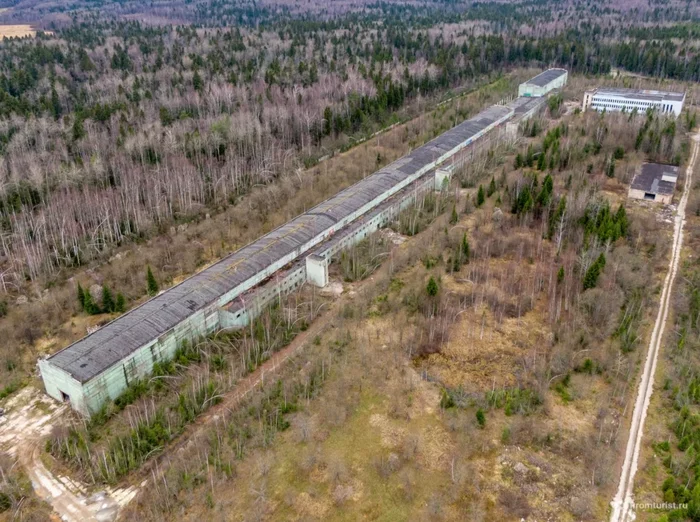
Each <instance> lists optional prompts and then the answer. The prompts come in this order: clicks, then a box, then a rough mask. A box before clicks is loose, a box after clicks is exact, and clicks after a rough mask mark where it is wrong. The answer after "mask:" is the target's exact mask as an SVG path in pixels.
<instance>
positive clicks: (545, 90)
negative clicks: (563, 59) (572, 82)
mask: <svg viewBox="0 0 700 522" xmlns="http://www.w3.org/2000/svg"><path fill="white" fill-rule="evenodd" d="M568 78H569V72H568V71H567V70H566V69H547V70H546V71H544V72H541V73H540V74H538V75H537V76H535V77H534V78H532V79H530V80H528V81H526V82H524V83H521V84H520V87H518V96H522V97H526V98H530V97H532V98H538V97H541V96H546V95H547V94H549V93H550V92H552V91H553V90H554V89H560V88H562V87H563V86H564V85H566V81H567V80H568Z"/></svg>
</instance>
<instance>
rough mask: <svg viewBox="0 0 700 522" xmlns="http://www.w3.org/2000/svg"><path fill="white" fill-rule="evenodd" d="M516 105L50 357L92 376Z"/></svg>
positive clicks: (429, 146) (475, 121) (476, 121)
mask: <svg viewBox="0 0 700 522" xmlns="http://www.w3.org/2000/svg"><path fill="white" fill-rule="evenodd" d="M509 112H510V109H508V108H507V107H502V106H493V107H489V108H488V109H486V110H484V111H482V112H481V113H479V114H477V115H476V116H474V117H473V118H470V119H468V120H465V121H464V122H462V123H460V124H459V125H457V126H456V127H454V128H452V129H450V130H449V131H447V132H445V133H443V134H442V135H440V136H438V137H437V138H435V139H433V140H432V141H430V142H428V143H426V144H425V145H423V146H422V147H419V148H417V149H415V150H413V151H412V152H410V153H409V154H407V155H406V156H404V157H402V158H400V159H398V160H397V161H395V162H393V163H391V164H389V165H387V166H386V167H384V168H382V169H380V170H378V171H377V172H375V173H374V174H371V175H370V176H367V177H366V178H364V179H363V180H362V181H359V182H358V183H355V184H354V185H352V186H350V187H348V188H346V189H344V190H342V191H340V192H339V193H338V194H336V195H335V196H333V197H331V198H329V199H327V200H326V201H324V202H322V203H320V204H318V205H316V206H315V207H314V208H312V209H311V210H309V211H308V212H306V213H304V214H302V215H300V216H298V217H296V218H294V219H292V220H291V221H288V222H287V223H285V224H284V225H282V226H280V227H279V228H277V229H275V230H273V231H271V232H269V233H268V234H266V235H264V236H262V237H261V238H259V239H257V240H256V241H254V242H252V243H250V244H248V245H246V246H245V247H243V248H241V249H240V250H237V251H236V252H234V253H232V254H230V255H228V256H227V257H225V258H223V259H221V260H220V261H218V262H217V263H215V264H213V265H212V266H210V267H208V268H206V269H204V270H202V271H201V272H199V273H197V274H195V275H193V276H192V277H190V278H188V279H186V280H184V281H183V282H182V283H180V284H178V285H176V286H173V287H172V288H170V289H168V290H166V291H165V292H163V293H161V294H160V295H158V296H156V297H153V298H152V299H150V300H148V301H146V302H145V303H143V304H142V305H140V306H137V307H136V308H134V309H132V310H130V311H129V312H127V313H125V314H124V315H122V316H121V317H119V318H117V319H115V320H113V321H111V322H110V323H108V324H106V325H105V326H103V327H102V328H100V329H99V330H97V331H95V332H93V333H91V334H89V335H88V336H86V337H84V338H82V339H80V340H79V341H76V342H75V343H73V344H71V345H70V346H68V347H66V348H64V349H63V350H61V351H59V352H57V353H55V354H54V355H52V356H51V357H49V359H48V361H49V362H50V363H51V364H52V365H54V366H56V367H58V368H60V369H62V370H64V371H66V372H67V373H69V374H70V375H71V376H73V377H74V378H75V379H76V380H78V381H79V382H83V383H84V382H87V381H89V380H90V379H92V378H94V377H96V376H98V375H100V374H101V373H102V372H104V371H105V370H107V369H108V368H110V367H112V366H114V365H115V364H117V363H118V362H119V361H121V360H123V359H124V358H126V357H128V356H129V355H130V354H132V353H133V352H135V351H136V350H138V349H139V348H141V347H142V346H144V345H146V344H148V343H149V342H151V341H153V340H155V339H157V338H158V337H160V336H161V335H163V334H164V333H166V332H168V331H169V330H171V329H172V328H173V327H175V326H176V325H178V324H179V323H181V322H182V321H183V320H185V319H187V318H188V317H189V316H191V315H192V314H193V313H195V312H196V311H198V310H201V309H202V308H204V307H206V306H208V305H211V304H212V303H214V302H215V301H216V300H217V299H220V298H221V297H222V296H223V295H224V294H225V293H227V292H229V291H231V290H233V289H234V288H236V287H237V286H239V285H241V284H242V283H245V282H246V281H248V280H249V279H251V278H252V277H254V276H256V275H257V274H259V273H260V272H261V271H262V270H264V269H266V268H267V267H269V266H270V265H271V264H272V263H274V262H276V261H279V260H281V259H282V258H284V257H285V256H287V255H289V254H291V253H293V252H294V251H295V250H296V249H298V248H300V247H301V246H302V245H304V244H305V243H307V242H308V241H310V240H311V239H313V238H314V237H316V236H317V235H318V234H319V233H320V232H322V231H324V230H327V229H328V228H330V227H332V226H333V225H334V224H335V223H337V222H338V221H340V220H341V219H343V218H344V217H346V216H348V215H350V214H352V213H353V212H355V211H357V210H359V209H360V208H361V207H363V206H364V205H366V204H367V203H369V202H371V201H372V200H374V199H375V198H376V197H378V196H380V195H381V194H383V193H384V192H386V191H388V190H389V189H391V188H392V187H394V186H395V185H396V184H398V183H400V182H401V181H403V180H405V179H406V177H408V176H410V175H411V174H413V173H415V172H417V171H418V170H419V169H421V168H422V167H425V166H426V165H427V164H429V163H431V162H433V161H435V160H436V159H437V158H438V157H439V156H441V155H443V154H445V153H446V152H449V151H450V150H452V149H454V148H455V147H457V146H458V145H459V144H461V143H463V142H464V141H466V140H468V139H469V138H471V137H473V136H474V135H476V134H477V133H479V132H481V131H482V130H484V129H485V128H486V127H488V126H489V125H490V124H492V123H494V122H495V121H497V120H498V119H499V118H502V117H505V116H507V115H508V113H509Z"/></svg>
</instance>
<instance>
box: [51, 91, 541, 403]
mask: <svg viewBox="0 0 700 522" xmlns="http://www.w3.org/2000/svg"><path fill="white" fill-rule="evenodd" d="M543 102H544V100H543V99H542V100H523V99H522V98H518V99H516V100H514V101H513V102H511V103H510V104H508V105H505V106H504V105H495V106H492V107H489V108H487V109H486V110H484V111H482V112H480V113H479V114H477V115H476V116H474V117H473V118H470V119H468V120H466V121H464V122H462V123H460V124H459V125H457V126H456V127H454V128H452V129H451V130H449V131H447V132H445V133H444V134H442V135H440V136H439V137H437V138H435V139H433V140H432V141H430V142H429V143H427V144H425V145H423V146H422V147H419V148H417V149H415V150H413V151H412V152H411V153H409V154H407V155H406V156H404V157H402V158H400V159H398V160H396V161H394V162H393V163H391V164H390V165H387V166H386V167H384V168H382V169H380V170H379V171H377V172H375V173H374V174H372V175H370V176H368V177H366V178H364V179H363V180H362V181H359V182H358V183H356V184H354V185H352V186H350V187H348V188H346V189H345V190H342V191H340V192H339V193H338V194H336V195H335V196H333V197H331V198H329V199H328V200H326V201H324V202H322V203H320V204H318V205H316V206H315V207H313V208H312V209H310V210H309V211H307V212H305V213H304V214H302V215H300V216H298V217H296V218H294V219H292V220H291V221H289V222H287V223H285V224H284V225H282V226H280V227H279V228H277V229H275V230H273V231H271V232H269V233H268V234H266V235H264V236H262V237H261V238H260V239H258V240H256V241H254V242H252V243H250V244H248V245H247V246H245V247H243V248H241V249H240V250H238V251H236V252H234V253H232V254H231V255H229V256H227V257H225V258H224V259H222V260H221V261H219V262H217V263H216V264H214V265H212V266H210V267H208V268H206V269H204V270H202V271H201V272H199V273H197V274H195V275H194V276H192V277H190V278H188V279H186V280H185V281H183V282H182V283H180V284H178V285H176V286H174V287H172V288H170V289H168V290H167V291H165V292H163V293H161V294H160V295H158V296H156V297H154V298H152V299H150V300H149V301H147V302H145V303H144V304H142V305H140V306H138V307H136V308H134V309H132V310H130V311H129V312H127V313H125V314H124V315H122V316H120V317H119V318H117V319H115V320H114V321H112V322H110V323H108V324H107V325H105V326H103V327H102V328H100V329H99V330H97V331H95V332H93V333H91V334H89V335H88V336H87V337H84V338H83V339H81V340H79V341H77V342H75V343H73V344H71V345H70V346H68V347H66V348H64V349H62V350H60V351H59V352H57V353H55V354H53V355H52V356H50V357H48V358H46V359H42V360H40V361H39V368H40V371H41V376H42V379H43V381H44V386H45V388H46V393H47V394H48V395H50V396H51V397H53V398H55V399H57V400H59V401H65V402H70V404H71V406H72V408H73V409H75V410H77V411H79V412H81V413H82V414H84V415H86V416H89V415H91V414H92V413H94V412H95V411H97V410H99V409H100V407H101V406H102V405H103V404H104V403H105V402H106V401H108V400H113V399H115V398H117V397H118V396H119V395H121V394H122V393H123V392H124V390H125V389H126V388H127V387H128V386H129V385H130V384H131V383H133V382H135V381H137V380H138V379H141V378H143V377H145V376H148V375H149V374H150V373H151V372H152V369H153V364H154V363H155V362H157V361H164V360H169V359H171V358H172V357H173V355H174V353H175V351H176V350H177V348H178V346H180V344H181V343H182V342H183V341H184V340H194V339H197V338H200V337H201V336H205V335H209V334H211V333H213V332H215V331H217V330H220V329H226V328H237V327H242V326H245V325H246V324H248V323H249V321H250V320H251V319H253V318H254V317H256V316H257V315H258V314H259V313H260V311H261V309H262V308H263V307H264V306H266V305H268V304H269V302H270V301H272V300H273V299H275V298H276V297H278V296H279V295H281V294H286V293H289V292H292V291H294V290H295V289H297V288H299V287H300V286H301V285H302V284H304V283H306V282H308V283H311V284H314V285H316V286H325V285H326V284H327V283H328V264H329V263H330V261H331V259H332V257H333V256H334V255H335V254H336V253H337V252H338V251H340V250H341V249H343V248H346V247H347V246H349V245H351V244H353V243H356V242H358V241H361V240H362V239H364V238H365V237H366V236H367V235H368V234H370V233H372V232H374V231H376V230H377V229H378V228H380V227H382V226H385V225H386V224H387V223H388V222H390V221H391V220H392V219H393V218H394V217H395V216H396V215H397V214H398V212H400V211H401V209H403V208H404V207H405V206H406V205H407V204H410V202H411V201H413V200H414V199H415V198H416V197H417V195H418V194H419V193H421V192H425V191H427V190H432V189H433V188H435V187H436V186H440V185H441V184H442V183H443V180H444V179H446V178H449V176H450V174H451V170H452V169H453V168H454V163H455V161H460V160H462V161H463V159H464V158H463V156H464V151H465V149H467V148H468V147H470V146H471V145H472V144H474V143H475V142H476V141H477V140H479V139H480V138H482V137H483V136H485V135H486V134H487V133H489V132H491V131H493V130H494V129H496V128H499V132H504V133H505V132H506V125H505V123H506V122H508V121H519V120H521V119H524V118H525V117H530V116H531V115H532V114H534V112H535V111H536V109H537V108H538V107H541V106H542V105H543ZM460 158H461V159H460ZM438 167H439V168H438Z"/></svg>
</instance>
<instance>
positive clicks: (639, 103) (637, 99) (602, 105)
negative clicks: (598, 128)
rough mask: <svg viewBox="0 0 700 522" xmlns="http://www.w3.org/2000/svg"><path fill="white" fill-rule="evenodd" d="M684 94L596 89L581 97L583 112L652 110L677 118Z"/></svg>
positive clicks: (645, 90) (643, 90) (643, 111)
mask: <svg viewBox="0 0 700 522" xmlns="http://www.w3.org/2000/svg"><path fill="white" fill-rule="evenodd" d="M684 101H685V93H684V92H674V91H654V90H647V89H618V88H598V89H594V90H592V91H586V93H585V94H584V95H583V110H584V111H586V110H588V109H593V110H596V111H599V112H602V111H607V112H611V111H614V112H617V111H625V112H633V111H634V110H636V111H637V112H639V113H645V112H646V111H647V109H652V110H655V111H658V112H660V113H661V114H668V115H671V114H672V115H673V116H674V117H675V118H677V117H678V116H679V115H680V113H681V111H682V110H683V102H684Z"/></svg>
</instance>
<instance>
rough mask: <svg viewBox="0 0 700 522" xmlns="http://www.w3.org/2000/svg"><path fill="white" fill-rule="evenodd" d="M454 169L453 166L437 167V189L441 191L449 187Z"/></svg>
mask: <svg viewBox="0 0 700 522" xmlns="http://www.w3.org/2000/svg"><path fill="white" fill-rule="evenodd" d="M453 170H454V169H453V167H452V166H449V167H440V168H437V169H435V190H437V191H440V190H442V189H444V188H447V187H448V185H449V184H450V179H452V171H453Z"/></svg>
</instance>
